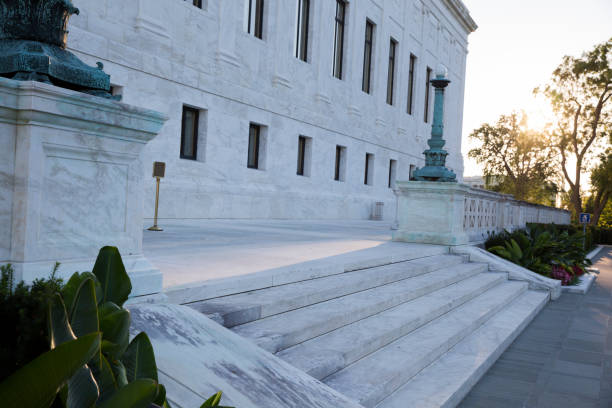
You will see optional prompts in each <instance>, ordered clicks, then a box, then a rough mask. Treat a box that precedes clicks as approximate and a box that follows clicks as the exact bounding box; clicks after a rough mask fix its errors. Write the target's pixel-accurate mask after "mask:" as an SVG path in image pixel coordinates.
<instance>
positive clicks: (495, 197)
mask: <svg viewBox="0 0 612 408" xmlns="http://www.w3.org/2000/svg"><path fill="white" fill-rule="evenodd" d="M528 223H541V224H551V223H554V224H569V223H570V212H569V211H567V210H562V209H559V208H555V207H548V206H545V205H539V204H532V203H528V202H525V201H519V200H516V199H515V198H514V197H513V196H511V195H509V194H500V193H496V192H493V191H488V190H482V189H477V188H470V189H469V190H468V191H467V193H466V194H465V197H464V213H463V229H464V231H465V232H466V233H467V235H468V237H469V241H470V242H481V241H484V240H486V239H487V237H488V236H489V235H490V234H492V233H496V232H500V231H502V230H504V229H505V230H508V231H513V230H515V229H519V228H524V227H525V226H526V224H528Z"/></svg>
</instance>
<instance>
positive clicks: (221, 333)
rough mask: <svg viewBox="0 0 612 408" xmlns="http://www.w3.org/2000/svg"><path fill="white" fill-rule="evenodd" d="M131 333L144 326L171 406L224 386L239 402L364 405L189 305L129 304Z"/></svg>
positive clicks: (243, 406) (270, 406)
mask: <svg viewBox="0 0 612 408" xmlns="http://www.w3.org/2000/svg"><path fill="white" fill-rule="evenodd" d="M129 310H130V313H131V316H132V326H131V328H130V331H131V335H132V336H134V335H136V334H137V333H138V332H140V331H146V333H147V335H148V336H149V338H150V339H151V343H152V344H153V348H154V350H155V361H156V363H157V367H158V368H159V373H160V378H159V380H160V382H161V383H162V384H164V386H165V387H166V390H167V398H168V401H169V402H170V404H171V405H172V406H173V407H182V408H190V407H193V408H196V407H199V406H200V405H201V404H202V402H204V400H205V399H206V398H208V397H209V396H210V395H212V394H213V393H215V392H217V391H219V390H221V391H223V398H222V400H221V403H222V404H223V405H229V406H235V407H240V408H263V407H265V408H289V407H296V408H297V407H300V408H301V407H308V408H363V407H362V406H361V405H359V404H358V403H356V402H354V401H352V400H350V399H349V398H347V397H345V396H343V395H341V394H340V393H338V392H337V391H334V390H333V389H331V388H329V387H328V386H327V385H325V384H323V383H321V382H320V381H318V380H316V379H314V378H312V377H311V376H309V375H307V374H306V373H304V372H302V371H300V370H298V369H297V368H295V367H293V366H291V365H289V364H288V363H286V362H284V361H283V360H281V359H280V358H278V357H276V356H274V355H272V354H270V353H268V352H266V351H264V350H262V349H261V348H259V347H257V346H256V345H255V344H253V343H252V342H250V341H249V340H247V339H245V338H243V337H240V336H239V335H237V334H235V333H232V332H231V331H230V330H228V329H226V328H225V327H223V326H221V325H219V324H217V323H215V322H214V321H212V320H210V319H209V318H207V317H205V316H204V315H203V314H201V313H199V312H197V311H195V310H193V309H191V308H190V307H187V306H179V305H171V304H157V305H152V304H139V305H132V306H129Z"/></svg>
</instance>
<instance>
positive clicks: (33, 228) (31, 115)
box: [0, 78, 166, 296]
mask: <svg viewBox="0 0 612 408" xmlns="http://www.w3.org/2000/svg"><path fill="white" fill-rule="evenodd" d="M165 120H166V118H165V117H164V116H163V115H162V114H160V113H157V112H153V111H148V110H144V109H140V108H135V107H132V106H129V105H125V104H122V103H119V102H116V101H112V100H108V99H104V98H99V97H95V96H90V95H86V94H83V93H79V92H74V91H71V90H67V89H63V88H58V87H55V86H52V85H48V84H43V83H39V82H31V81H26V82H21V81H13V80H9V79H4V78H0V263H3V264H4V263H8V262H10V263H12V264H13V266H14V268H15V271H16V273H17V278H20V279H23V280H25V281H27V282H30V281H32V280H34V279H36V278H39V277H46V276H48V275H49V273H50V271H51V270H52V267H53V265H54V263H55V262H56V261H59V262H60V263H61V267H60V269H59V273H60V276H61V277H64V278H67V277H69V276H70V275H71V274H72V273H73V272H75V271H89V270H91V268H92V267H93V263H94V261H95V258H96V256H97V253H98V250H99V249H100V248H101V247H102V246H104V245H113V246H117V247H118V248H119V250H120V252H121V254H122V255H123V258H124V263H125V265H126V268H127V270H128V272H129V274H130V276H131V278H132V286H133V288H134V289H133V291H132V296H141V295H147V294H152V293H156V292H159V291H161V289H162V275H161V272H160V271H159V270H158V269H156V268H155V267H153V266H152V265H151V263H150V262H148V261H147V260H146V259H145V257H144V256H143V254H142V219H143V177H144V163H142V161H141V158H140V153H141V151H142V149H143V147H144V146H145V144H146V143H147V142H148V141H150V140H151V139H153V138H154V137H155V136H156V135H157V133H158V132H159V131H160V129H161V127H162V125H163V124H164V122H165ZM147 168H148V166H147Z"/></svg>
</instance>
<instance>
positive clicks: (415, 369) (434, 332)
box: [323, 264, 528, 408]
mask: <svg viewBox="0 0 612 408" xmlns="http://www.w3.org/2000/svg"><path fill="white" fill-rule="evenodd" d="M468 265H469V264H468ZM527 286H528V285H527V283H525V282H504V283H502V284H500V285H497V286H495V287H494V288H492V289H490V290H488V291H486V292H485V293H483V294H482V295H480V296H478V297H476V298H474V299H472V300H471V301H469V302H467V303H465V304H463V305H462V306H460V307H458V308H456V309H454V310H452V311H451V312H448V313H446V314H445V315H443V316H442V317H439V318H438V319H435V320H433V321H432V322H430V323H428V324H426V325H425V326H423V327H421V328H419V329H418V330H415V331H413V332H411V333H410V334H408V335H406V336H404V337H402V338H400V339H398V340H396V341H395V342H393V343H391V344H388V345H387V346H385V347H383V348H381V349H379V350H378V351H376V352H374V353H372V354H370V355H368V356H366V357H364V358H362V359H361V360H359V361H357V362H356V363H354V364H352V365H350V366H348V367H346V368H345V369H343V370H341V371H338V372H337V373H335V374H332V375H331V376H329V377H327V378H325V379H324V380H323V382H324V383H326V384H327V385H329V386H330V387H331V388H333V389H335V390H336V391H339V392H340V393H341V394H344V395H346V396H347V397H349V398H352V399H354V400H355V401H357V402H359V403H360V404H362V405H363V406H364V407H366V408H367V407H374V406H376V404H378V403H379V402H380V401H382V400H383V399H385V398H386V397H388V396H389V395H390V394H392V393H393V392H395V391H396V390H397V389H399V388H400V387H401V386H403V385H404V384H406V383H407V382H408V381H409V380H410V379H411V378H412V377H413V376H415V375H416V374H417V373H419V371H421V370H422V369H423V368H425V367H427V366H428V365H430V364H431V363H433V362H434V361H435V360H436V359H438V358H439V357H440V356H441V355H442V354H444V353H446V352H447V351H448V350H450V349H451V348H452V347H453V346H454V345H455V344H457V343H458V342H459V341H461V340H462V339H463V338H465V337H466V336H467V335H469V334H470V333H472V332H473V331H475V330H477V329H478V328H479V327H480V326H481V325H482V324H484V323H485V322H486V321H487V320H488V319H489V318H491V317H492V316H494V315H495V314H496V313H497V312H499V311H500V310H502V309H503V308H504V307H506V306H507V305H508V304H509V303H511V302H512V301H514V300H515V299H516V298H517V297H518V296H520V295H521V294H522V293H524V292H525V291H526V290H527ZM405 406H411V405H405ZM415 406H418V405H415Z"/></svg>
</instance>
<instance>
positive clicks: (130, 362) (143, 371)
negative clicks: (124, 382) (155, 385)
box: [121, 332, 158, 382]
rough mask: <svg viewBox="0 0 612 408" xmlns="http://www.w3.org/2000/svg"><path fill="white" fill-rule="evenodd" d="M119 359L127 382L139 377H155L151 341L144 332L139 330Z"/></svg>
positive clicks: (155, 370)
mask: <svg viewBox="0 0 612 408" xmlns="http://www.w3.org/2000/svg"><path fill="white" fill-rule="evenodd" d="M121 361H122V362H123V365H124V366H125V371H126V375H127V379H128V381H129V382H132V381H134V380H137V379H139V378H150V379H152V380H155V381H158V379H157V365H156V364H155V353H154V352H153V346H152V345H151V341H150V340H149V337H148V336H147V334H146V333H145V332H141V333H140V334H138V335H137V336H136V337H134V338H133V339H132V341H131V342H130V345H129V346H128V348H127V350H125V353H123V357H121Z"/></svg>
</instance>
